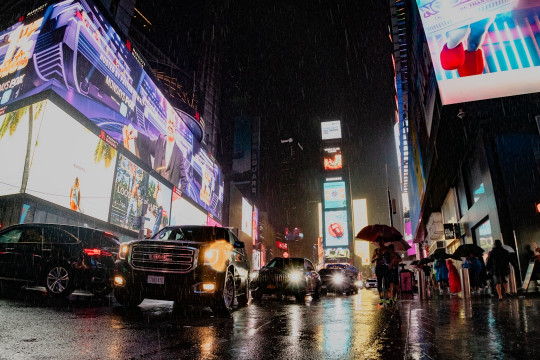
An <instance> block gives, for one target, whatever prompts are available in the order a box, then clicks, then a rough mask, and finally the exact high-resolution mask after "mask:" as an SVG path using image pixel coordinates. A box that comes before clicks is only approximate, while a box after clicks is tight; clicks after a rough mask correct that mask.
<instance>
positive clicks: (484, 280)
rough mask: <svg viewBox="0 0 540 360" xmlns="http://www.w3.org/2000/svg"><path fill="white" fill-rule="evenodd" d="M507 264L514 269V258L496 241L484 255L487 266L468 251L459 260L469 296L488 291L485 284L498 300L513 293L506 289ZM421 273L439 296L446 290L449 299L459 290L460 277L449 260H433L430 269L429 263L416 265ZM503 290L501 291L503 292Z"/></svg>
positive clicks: (515, 266) (478, 257)
mask: <svg viewBox="0 0 540 360" xmlns="http://www.w3.org/2000/svg"><path fill="white" fill-rule="evenodd" d="M510 264H512V266H513V267H514V268H515V269H517V259H515V258H514V257H512V256H511V253H510V252H508V251H507V250H506V249H504V248H503V246H502V243H501V241H500V240H495V241H494V246H493V249H492V250H491V251H490V252H489V254H488V256H487V263H485V262H484V257H483V256H475V254H473V253H472V252H471V253H469V255H468V256H467V257H466V258H465V260H464V261H463V268H464V269H468V274H469V275H468V276H469V284H470V289H471V295H475V294H482V293H488V292H489V285H491V286H492V288H493V293H495V292H496V294H497V296H498V299H499V301H502V300H503V298H504V296H507V297H511V296H514V295H515V294H514V293H513V292H512V291H511V290H510V288H509V283H508V281H509V278H508V277H509V275H510V266H509V265H510ZM420 267H421V269H422V270H423V271H424V274H425V275H426V278H427V279H428V282H431V283H430V284H429V286H430V287H431V288H432V289H434V290H438V292H439V294H441V295H443V294H444V293H445V292H446V291H447V289H448V291H449V293H450V294H451V295H453V296H455V295H457V294H458V293H459V292H460V291H461V277H460V275H459V271H458V269H457V268H456V266H455V265H454V262H453V261H452V259H446V260H445V259H443V258H439V259H435V262H434V263H433V268H431V266H430V265H429V264H423V265H421V266H420ZM503 290H504V292H503Z"/></svg>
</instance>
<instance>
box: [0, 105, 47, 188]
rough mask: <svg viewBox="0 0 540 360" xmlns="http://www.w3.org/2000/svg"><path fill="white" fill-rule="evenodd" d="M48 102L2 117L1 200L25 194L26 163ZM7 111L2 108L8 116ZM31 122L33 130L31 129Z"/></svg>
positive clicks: (0, 119)
mask: <svg viewBox="0 0 540 360" xmlns="http://www.w3.org/2000/svg"><path fill="white" fill-rule="evenodd" d="M45 104H46V101H41V102H39V103H36V104H33V105H31V106H32V108H30V106H25V107H22V108H20V109H17V110H13V111H10V112H6V113H4V114H2V115H0V166H1V168H2V170H0V196H2V195H10V194H18V193H19V192H20V190H21V185H22V178H23V173H24V166H25V159H26V153H27V150H28V151H31V149H27V147H28V143H29V142H28V137H29V136H31V137H32V139H31V141H30V144H35V143H36V139H37V134H38V132H37V131H34V127H37V128H39V127H40V124H41V120H42V118H43V109H44V108H45ZM5 110H6V107H3V108H0V111H1V112H4V111H5ZM30 119H31V120H32V126H31V127H30Z"/></svg>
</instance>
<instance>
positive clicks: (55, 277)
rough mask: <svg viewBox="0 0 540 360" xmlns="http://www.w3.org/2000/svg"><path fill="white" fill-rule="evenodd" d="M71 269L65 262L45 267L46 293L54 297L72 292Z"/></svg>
mask: <svg viewBox="0 0 540 360" xmlns="http://www.w3.org/2000/svg"><path fill="white" fill-rule="evenodd" d="M74 280H75V279H74V277H73V271H72V270H71V268H70V267H69V265H66V264H55V265H51V266H49V267H48V268H47V272H46V275H45V288H46V289H47V293H48V294H49V295H51V296H54V297H66V296H69V294H71V293H72V292H73V290H74V289H73V287H74Z"/></svg>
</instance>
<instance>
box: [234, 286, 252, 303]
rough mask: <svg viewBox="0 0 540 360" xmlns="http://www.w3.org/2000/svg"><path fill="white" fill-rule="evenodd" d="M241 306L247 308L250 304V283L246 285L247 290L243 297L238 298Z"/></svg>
mask: <svg viewBox="0 0 540 360" xmlns="http://www.w3.org/2000/svg"><path fill="white" fill-rule="evenodd" d="M236 301H238V305H239V306H246V305H247V304H248V302H249V281H248V282H247V284H246V289H245V291H244V293H243V294H242V295H238V296H237V297H236Z"/></svg>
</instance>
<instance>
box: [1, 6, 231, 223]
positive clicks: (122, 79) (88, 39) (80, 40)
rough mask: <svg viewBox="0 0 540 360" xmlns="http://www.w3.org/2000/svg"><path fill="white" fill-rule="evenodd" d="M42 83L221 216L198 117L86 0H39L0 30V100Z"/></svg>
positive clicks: (217, 182) (219, 192)
mask: <svg viewBox="0 0 540 360" xmlns="http://www.w3.org/2000/svg"><path fill="white" fill-rule="evenodd" d="M36 49H38V50H36ZM48 89H52V90H53V91H55V92H56V93H58V94H59V95H60V96H61V97H62V98H64V99H65V100H66V101H68V102H69V103H70V104H71V105H72V106H73V107H74V108H76V109H77V110H78V111H80V112H81V113H83V114H84V115H85V116H86V117H87V118H88V119H90V120H91V121H92V122H93V123H94V124H96V125H97V126H98V127H99V128H100V129H101V130H103V131H104V133H106V134H107V135H108V136H110V137H111V138H113V139H114V140H115V141H116V142H118V143H120V144H122V145H123V146H124V147H125V148H126V149H127V150H129V151H130V152H132V153H133V154H135V155H136V156H137V157H139V158H140V159H141V160H142V161H143V162H145V163H146V164H147V165H148V166H149V167H151V168H152V169H153V171H155V172H156V173H158V174H160V175H161V176H163V177H164V178H165V179H167V180H168V181H170V182H171V184H172V186H174V187H178V188H180V189H181V191H182V193H183V194H185V195H186V196H188V197H189V198H191V199H192V200H193V201H195V202H196V203H198V204H199V205H200V206H202V207H203V208H204V209H205V210H207V211H209V212H211V213H212V214H213V215H214V216H215V217H216V218H219V219H221V216H222V206H223V183H224V180H223V176H222V174H221V170H220V168H219V166H218V165H217V163H216V161H215V160H214V159H213V158H212V157H211V156H210V155H209V154H208V152H207V151H206V149H204V147H203V146H202V145H201V143H200V139H202V130H201V126H200V124H199V123H198V121H197V120H195V118H193V117H192V116H191V115H189V114H187V113H185V112H183V111H181V110H178V109H175V108H173V106H172V105H171V104H170V103H169V102H168V101H167V99H166V98H165V97H164V95H163V93H162V92H161V91H160V90H159V88H158V87H157V86H156V84H155V82H154V80H153V79H152V78H151V76H150V75H149V72H147V71H145V70H144V69H143V67H142V66H141V64H140V63H139V62H138V61H137V60H136V59H135V57H134V56H133V55H132V54H131V53H130V51H129V49H128V48H127V47H126V46H125V45H124V44H123V42H122V39H121V38H120V36H119V35H118V34H117V33H116V32H115V30H114V29H113V28H112V27H111V26H110V25H109V24H108V23H107V22H106V21H105V20H104V17H103V16H102V15H101V14H100V13H99V12H98V10H97V8H96V7H95V5H93V4H92V3H91V2H90V1H87V0H67V1H62V2H57V3H55V4H52V5H48V6H43V7H41V8H39V9H37V10H36V11H33V12H32V13H31V14H29V15H27V16H26V17H24V18H23V20H22V21H20V22H18V23H17V24H15V25H13V26H12V27H10V28H8V29H7V30H5V31H3V32H0V106H3V105H7V104H10V103H12V102H14V101H17V100H20V99H23V98H25V97H28V96H31V95H33V94H35V93H36V92H39V91H44V90H48ZM172 186H170V187H172Z"/></svg>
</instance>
